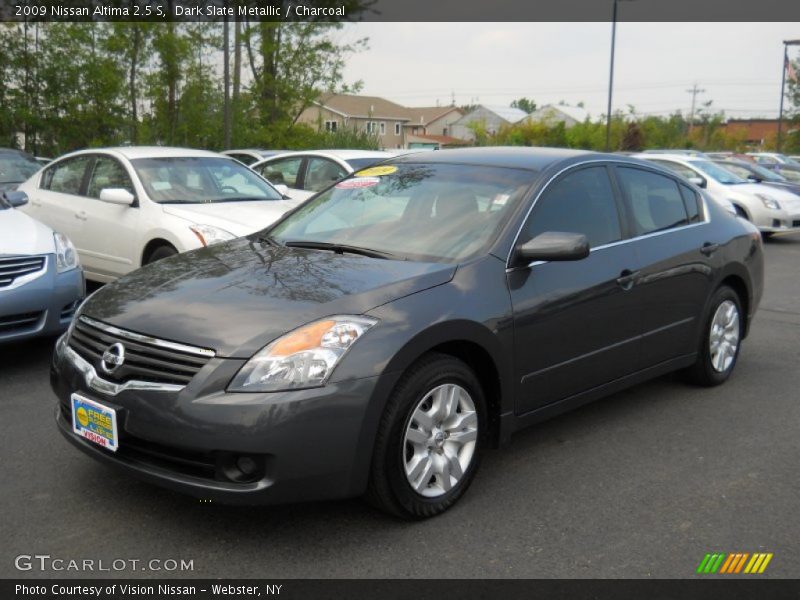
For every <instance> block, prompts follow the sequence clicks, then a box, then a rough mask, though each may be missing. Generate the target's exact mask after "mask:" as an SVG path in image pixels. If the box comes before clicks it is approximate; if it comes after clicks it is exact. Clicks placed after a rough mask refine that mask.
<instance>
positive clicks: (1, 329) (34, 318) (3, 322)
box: [0, 311, 42, 334]
mask: <svg viewBox="0 0 800 600" xmlns="http://www.w3.org/2000/svg"><path fill="white" fill-rule="evenodd" d="M41 318H42V312H41V311H39V312H29V313H21V314H18V315H8V316H6V317H0V334H3V333H16V332H18V331H24V330H26V329H35V328H36V327H38V325H39V321H40V320H41Z"/></svg>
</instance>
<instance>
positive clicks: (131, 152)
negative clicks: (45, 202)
mask: <svg viewBox="0 0 800 600" xmlns="http://www.w3.org/2000/svg"><path fill="white" fill-rule="evenodd" d="M93 152H109V153H112V154H116V155H117V156H122V157H124V158H127V159H128V160H134V159H137V158H175V157H188V158H192V157H202V156H216V157H219V156H220V154H218V153H216V152H209V151H208V150H197V149H195V148H176V147H170V146H117V147H109V148H86V149H85V150H79V151H77V152H72V153H70V155H69V156H73V155H78V154H90V153H93Z"/></svg>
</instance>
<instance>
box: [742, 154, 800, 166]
mask: <svg viewBox="0 0 800 600" xmlns="http://www.w3.org/2000/svg"><path fill="white" fill-rule="evenodd" d="M747 155H748V156H752V157H753V158H754V159H755V160H756V162H757V163H758V164H760V165H767V166H769V167H774V166H777V165H786V166H789V167H793V168H795V169H800V162H798V161H796V160H793V159H792V158H790V157H788V156H786V155H785V154H781V153H780V152H748V153H747Z"/></svg>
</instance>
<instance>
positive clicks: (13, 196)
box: [3, 190, 28, 208]
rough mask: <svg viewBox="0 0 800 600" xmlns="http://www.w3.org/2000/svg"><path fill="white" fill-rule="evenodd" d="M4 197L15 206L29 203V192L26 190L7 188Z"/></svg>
mask: <svg viewBox="0 0 800 600" xmlns="http://www.w3.org/2000/svg"><path fill="white" fill-rule="evenodd" d="M3 198H4V199H5V201H6V202H7V203H8V204H10V205H11V206H12V207H14V208H18V207H20V206H25V205H26V204H27V203H28V194H26V193H25V192H17V191H12V190H7V191H5V192H3Z"/></svg>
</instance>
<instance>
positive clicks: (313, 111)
mask: <svg viewBox="0 0 800 600" xmlns="http://www.w3.org/2000/svg"><path fill="white" fill-rule="evenodd" d="M407 111H408V109H407V108H405V107H404V106H400V105H399V104H395V103H394V102H390V101H389V100H385V99H383V98H379V97H377V96H357V95H355V94H325V95H323V96H321V97H320V99H319V100H318V101H316V102H314V104H313V105H312V106H309V107H308V108H306V109H305V110H304V111H303V112H302V113H301V114H300V117H298V119H297V120H298V122H299V123H307V124H308V125H311V126H312V127H319V128H320V129H323V128H324V129H325V130H326V131H338V130H340V129H343V128H344V129H356V130H358V131H366V132H368V133H374V134H375V135H377V136H378V140H379V141H380V146H381V148H384V149H386V150H390V149H394V148H404V147H405V131H404V127H403V126H404V125H405V124H406V123H408V122H409V121H410V117H408V116H407V115H406V112H407Z"/></svg>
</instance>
